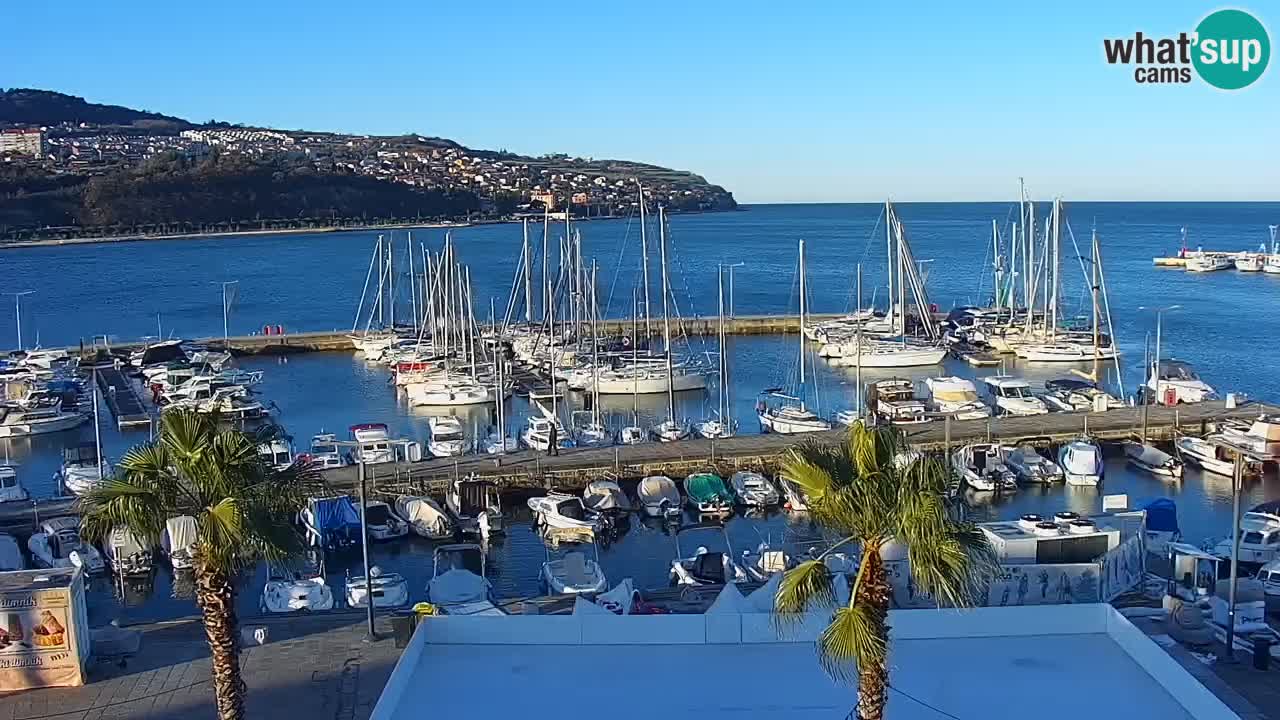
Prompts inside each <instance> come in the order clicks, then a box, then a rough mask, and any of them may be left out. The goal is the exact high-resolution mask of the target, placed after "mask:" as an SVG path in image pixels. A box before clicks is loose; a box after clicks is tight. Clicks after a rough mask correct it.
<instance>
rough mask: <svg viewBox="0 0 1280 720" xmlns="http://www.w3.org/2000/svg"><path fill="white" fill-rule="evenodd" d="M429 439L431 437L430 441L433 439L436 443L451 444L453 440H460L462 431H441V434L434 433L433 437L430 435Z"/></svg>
mask: <svg viewBox="0 0 1280 720" xmlns="http://www.w3.org/2000/svg"><path fill="white" fill-rule="evenodd" d="M431 437H432V439H433V440H436V441H438V442H452V441H455V440H461V439H462V431H461V430H447V431H443V432H437V433H435V434H434V435H432V436H431Z"/></svg>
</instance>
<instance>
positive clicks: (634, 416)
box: [631, 288, 640, 425]
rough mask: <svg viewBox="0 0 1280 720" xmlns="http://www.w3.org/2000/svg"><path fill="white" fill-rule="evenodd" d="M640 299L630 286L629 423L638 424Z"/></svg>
mask: <svg viewBox="0 0 1280 720" xmlns="http://www.w3.org/2000/svg"><path fill="white" fill-rule="evenodd" d="M639 317H640V299H639V295H638V294H637V293H636V289H635V288H631V424H632V425H639V424H640V384H639V383H640V379H639V378H640V374H639V373H638V372H636V370H638V369H639V368H638V367H637V363H638V362H639V361H640V343H639V339H640V338H639V336H638V335H637V333H638V332H639V329H640V328H639V322H638V319H639Z"/></svg>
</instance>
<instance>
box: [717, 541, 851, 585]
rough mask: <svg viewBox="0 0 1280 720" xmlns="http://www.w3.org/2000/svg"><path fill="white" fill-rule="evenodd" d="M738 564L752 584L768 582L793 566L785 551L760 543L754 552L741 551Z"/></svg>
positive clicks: (766, 543)
mask: <svg viewBox="0 0 1280 720" xmlns="http://www.w3.org/2000/svg"><path fill="white" fill-rule="evenodd" d="M828 557H830V556H828ZM738 564H739V565H741V566H742V569H743V570H746V571H747V574H748V575H750V576H751V579H752V580H753V581H754V582H759V583H764V582H769V578H772V577H773V576H774V575H776V574H778V573H782V572H786V571H787V570H790V569H791V568H792V567H794V566H795V563H794V562H793V561H792V558H791V557H790V556H788V555H787V552H786V551H785V550H782V549H781V548H776V547H773V546H771V545H770V544H769V543H768V542H762V543H760V545H759V546H757V547H756V549H755V551H754V552H752V551H751V550H743V551H742V558H741V559H740V560H739V562H738Z"/></svg>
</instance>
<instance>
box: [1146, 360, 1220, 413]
mask: <svg viewBox="0 0 1280 720" xmlns="http://www.w3.org/2000/svg"><path fill="white" fill-rule="evenodd" d="M1143 391H1144V394H1145V393H1146V392H1151V393H1155V401H1156V402H1158V403H1160V404H1162V405H1177V404H1178V403H1198V402H1203V401H1205V400H1212V399H1213V398H1215V397H1217V392H1216V391H1215V390H1214V389H1213V387H1212V386H1210V385H1209V384H1208V383H1206V382H1205V381H1203V380H1201V379H1200V376H1199V375H1197V374H1196V371H1195V369H1194V368H1192V367H1191V364H1190V363H1187V362H1185V361H1183V360H1173V359H1163V360H1160V362H1159V364H1156V363H1155V362H1152V363H1151V372H1150V374H1149V375H1148V377H1147V384H1146V386H1145V387H1143Z"/></svg>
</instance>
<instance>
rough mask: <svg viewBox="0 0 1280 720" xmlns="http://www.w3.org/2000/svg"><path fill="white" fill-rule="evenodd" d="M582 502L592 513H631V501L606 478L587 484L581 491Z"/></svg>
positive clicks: (614, 483)
mask: <svg viewBox="0 0 1280 720" xmlns="http://www.w3.org/2000/svg"><path fill="white" fill-rule="evenodd" d="M582 502H583V504H585V505H586V506H587V509H588V510H591V511H593V512H598V513H599V512H616V513H629V512H631V499H630V498H628V497H627V494H626V493H625V492H623V491H622V487H621V486H619V485H618V483H617V482H615V481H613V480H610V479H608V478H600V479H599V480H592V481H591V482H589V483H587V487H586V488H585V489H583V491H582Z"/></svg>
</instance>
